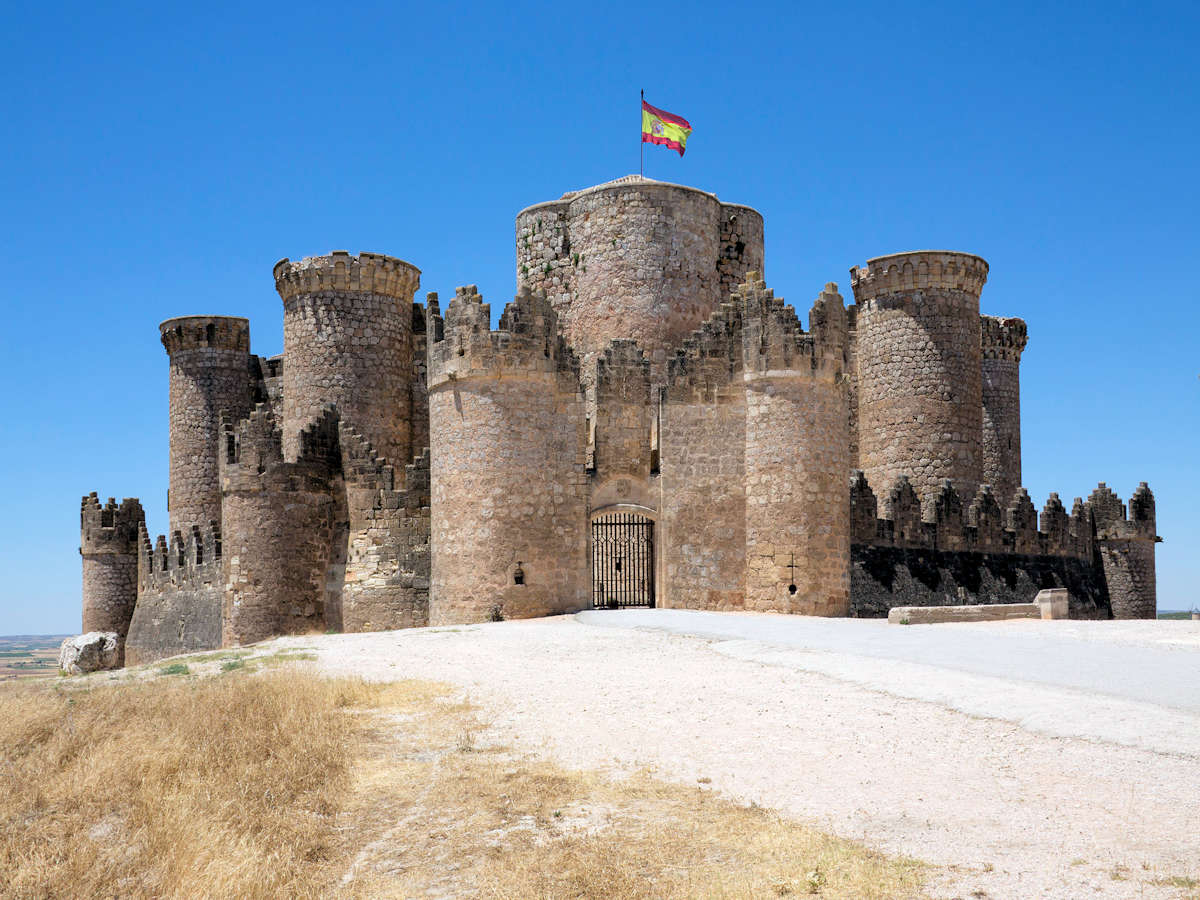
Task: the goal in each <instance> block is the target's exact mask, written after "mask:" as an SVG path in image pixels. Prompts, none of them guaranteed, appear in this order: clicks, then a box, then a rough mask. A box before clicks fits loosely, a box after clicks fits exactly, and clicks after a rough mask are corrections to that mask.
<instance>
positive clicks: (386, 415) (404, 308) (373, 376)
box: [274, 250, 421, 467]
mask: <svg viewBox="0 0 1200 900" xmlns="http://www.w3.org/2000/svg"><path fill="white" fill-rule="evenodd" d="M274 274H275V289H276V290H277V291H278V292H279V296H280V297H281V298H283V354H284V366H283V454H284V457H285V458H286V459H289V460H295V459H296V456H297V454H298V453H299V451H300V444H299V435H300V432H301V430H302V429H303V428H304V427H305V426H306V425H307V424H309V423H310V422H312V421H313V420H314V419H316V418H317V417H318V416H320V415H321V413H322V410H323V407H324V406H325V405H326V404H329V403H332V404H335V405H336V406H337V408H338V413H339V415H340V416H341V418H342V421H344V422H346V423H347V424H349V425H351V426H353V427H354V428H355V429H357V430H358V431H359V432H360V433H361V434H362V435H363V436H364V437H366V438H367V439H368V440H369V441H370V442H371V444H372V446H373V447H374V448H375V450H376V451H377V452H378V453H380V454H382V455H383V456H385V457H386V458H387V459H388V460H389V461H390V462H392V463H393V464H395V465H397V466H401V467H402V466H404V465H405V464H406V463H408V462H410V461H411V458H412V422H411V417H412V390H411V388H412V381H413V377H414V374H413V325H412V323H413V308H412V300H413V294H414V293H415V292H416V289H417V285H418V283H419V282H420V278H421V272H420V270H419V269H417V268H416V267H415V266H413V265H410V264H409V263H406V262H404V261H403V260H399V259H396V258H394V257H391V256H383V255H381V254H378V253H360V254H359V255H358V256H351V255H350V254H349V253H347V252H346V251H344V250H335V251H334V252H333V253H331V254H329V255H328V256H311V257H307V258H305V259H302V260H300V261H299V262H291V261H290V260H288V259H282V260H280V261H279V262H278V263H276V264H275V270H274Z"/></svg>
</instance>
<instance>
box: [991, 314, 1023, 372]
mask: <svg viewBox="0 0 1200 900" xmlns="http://www.w3.org/2000/svg"><path fill="white" fill-rule="evenodd" d="M979 324H980V335H979V336H980V345H981V346H982V348H983V358H984V359H985V360H988V359H1006V360H1010V361H1012V362H1020V361H1021V353H1022V352H1023V351H1024V350H1025V345H1026V344H1028V343H1029V330H1028V327H1027V326H1026V325H1025V320H1024V319H1018V318H1015V317H1013V316H1006V317H1003V318H1001V317H999V316H980V317H979Z"/></svg>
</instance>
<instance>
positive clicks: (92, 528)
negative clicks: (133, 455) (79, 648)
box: [79, 492, 146, 645]
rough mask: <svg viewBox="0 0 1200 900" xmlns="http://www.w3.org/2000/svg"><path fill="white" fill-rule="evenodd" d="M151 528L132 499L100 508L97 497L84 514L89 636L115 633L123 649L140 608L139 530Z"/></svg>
mask: <svg viewBox="0 0 1200 900" xmlns="http://www.w3.org/2000/svg"><path fill="white" fill-rule="evenodd" d="M145 522H146V514H145V513H144V512H143V511H142V505H141V503H139V502H138V501H137V499H136V498H134V497H126V498H125V499H124V500H122V501H121V504H120V506H118V505H117V501H116V500H115V499H114V498H111V497H110V498H109V500H108V503H106V504H105V505H104V506H101V505H100V498H99V497H97V496H96V494H95V493H94V492H93V493H91V494H88V495H87V496H86V497H84V498H83V503H82V504H81V507H80V512H79V553H80V555H81V556H82V557H83V630H84V631H85V632H88V631H115V632H116V633H117V634H118V635H120V637H121V642H122V645H123V644H124V641H125V636H126V635H127V634H128V633H129V620H130V619H131V618H132V617H133V608H134V605H135V604H136V602H137V582H138V529H139V527H141V526H143V525H144V524H145Z"/></svg>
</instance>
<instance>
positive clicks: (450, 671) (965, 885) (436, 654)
mask: <svg viewBox="0 0 1200 900" xmlns="http://www.w3.org/2000/svg"><path fill="white" fill-rule="evenodd" d="M1014 633H1015V632H1014ZM273 644H275V645H280V646H307V647H313V646H315V647H316V648H317V653H318V664H319V665H320V666H321V667H322V668H323V669H325V670H327V671H330V672H335V673H356V674H361V675H364V676H367V677H370V678H380V679H393V678H410V677H417V678H430V679H437V680H443V681H448V682H451V683H454V684H458V685H461V686H462V687H463V688H464V689H465V690H466V691H467V692H468V694H469V695H470V697H471V699H472V700H473V701H475V702H476V703H478V704H479V705H480V706H481V707H482V708H483V710H484V715H485V717H490V718H491V720H492V722H493V723H494V724H493V733H492V735H491V737H493V738H494V739H496V740H500V741H505V742H509V743H511V744H512V745H513V746H514V747H517V748H526V749H529V750H532V751H535V752H545V753H546V754H548V755H550V756H552V757H554V758H556V759H557V760H559V761H561V762H563V763H565V764H567V765H570V766H576V767H581V768H601V769H617V770H631V769H636V768H640V767H648V768H650V769H652V770H653V771H654V772H655V773H656V774H658V775H659V776H660V777H664V778H668V779H676V780H680V781H685V782H688V783H695V781H696V780H697V779H700V778H709V779H712V783H713V786H714V787H715V788H718V789H720V790H722V791H723V792H725V793H726V794H728V795H730V796H733V797H736V798H739V799H742V800H745V801H754V802H756V803H759V804H761V805H766V806H771V807H775V808H778V809H781V810H783V811H785V812H787V813H788V814H791V815H794V816H797V817H800V818H802V819H804V820H806V821H809V822H812V823H814V824H817V825H819V826H821V827H824V828H826V829H828V830H830V831H833V832H836V833H838V834H841V835H844V836H848V837H855V838H859V839H862V840H864V841H865V842H866V843H867V844H869V845H871V846H874V847H878V848H880V849H884V850H886V851H889V852H893V853H903V854H908V855H912V856H915V857H918V858H921V859H925V860H928V861H930V862H933V863H936V864H939V865H942V866H946V867H948V868H947V870H946V872H945V874H944V876H943V877H942V878H941V879H939V882H938V883H937V884H936V885H935V889H934V893H935V895H937V896H944V897H971V896H974V897H995V898H1000V897H1004V898H1007V897H1064V898H1068V897H1069V898H1074V897H1081V896H1087V897H1113V898H1126V897H1178V896H1189V893H1188V888H1186V887H1184V885H1186V884H1187V881H1186V879H1187V878H1188V877H1190V878H1193V879H1195V878H1200V829H1198V828H1197V825H1198V823H1200V790H1198V789H1197V776H1196V773H1197V771H1200V769H1198V767H1200V759H1198V758H1196V757H1195V756H1191V755H1189V754H1188V753H1186V752H1172V753H1164V752H1159V751H1155V750H1148V749H1144V748H1139V747H1131V746H1124V745H1120V744H1117V743H1110V742H1107V741H1104V740H1099V739H1096V738H1094V737H1093V738H1091V739H1084V738H1078V737H1053V736H1050V735H1048V734H1043V733H1038V732H1036V731H1032V730H1028V729H1026V728H1023V727H1021V726H1020V725H1018V724H1014V723H1013V722H1009V721H1005V720H1003V719H996V718H986V717H981V716H980V715H972V714H969V713H967V712H963V711H961V710H960V709H956V708H953V706H952V705H949V704H945V703H941V702H937V701H936V700H929V699H912V698H911V696H896V695H895V694H893V693H889V692H888V690H887V685H886V679H885V678H883V677H882V676H885V675H886V674H887V670H886V669H883V670H880V673H877V675H876V676H875V677H874V679H873V681H872V683H871V685H870V686H867V685H865V684H864V683H862V682H863V680H864V679H863V678H862V677H860V676H861V673H862V671H863V670H864V669H867V668H870V666H871V665H872V663H871V661H870V660H864V659H863V658H861V657H855V658H851V657H843V656H842V655H840V654H838V653H837V652H835V651H832V650H811V649H803V648H797V647H795V646H792V647H788V648H786V649H787V651H788V652H787V653H781V652H779V650H780V648H778V647H776V648H771V647H769V646H764V647H760V648H759V650H758V651H757V652H755V653H747V652H745V651H744V649H743V650H740V651H738V652H734V653H731V652H730V651H731V649H732V650H738V648H737V646H736V645H733V646H731V644H732V642H729V641H721V640H719V639H713V638H698V637H692V636H687V635H682V634H670V633H665V632H661V631H653V630H645V629H636V630H632V629H624V628H610V627H599V626H596V625H594V624H592V625H589V624H585V622H583V621H580V620H577V619H573V618H557V619H548V620H534V621H527V622H503V623H497V624H492V625H474V626H465V627H460V628H442V629H419V630H414V631H407V632H386V633H380V634H359V635H329V636H321V637H316V638H312V637H310V638H289V639H281V640H279V641H276V642H273ZM772 651H774V655H772ZM756 657H758V658H756ZM806 658H807V659H808V660H809V662H811V663H815V664H817V665H819V666H824V667H826V668H827V670H828V671H832V672H835V673H836V672H837V671H839V669H840V670H843V671H846V672H849V671H851V670H852V669H853V671H854V672H855V675H854V677H853V678H851V677H849V676H846V677H839V676H837V675H836V674H834V675H830V674H823V673H821V672H819V671H807V670H806V668H809V667H811V666H806V663H805V659H806ZM1197 658H1198V659H1200V654H1197ZM763 660H766V661H763ZM851 663H853V665H851ZM931 671H934V670H931ZM948 674H949V673H948ZM926 677H927V678H928V677H929V676H928V674H927V675H926ZM972 677H974V678H979V677H982V676H972ZM1113 677H1119V673H1113ZM912 678H913V676H912V673H911V672H909V673H908V681H909V682H911V681H912ZM868 680H869V681H871V679H868ZM991 681H999V679H992V680H991ZM989 684H990V690H992V691H993V692H995V691H996V690H997V686H996V684H992V683H991V682H989ZM962 685H963V688H962V689H963V690H971V689H972V687H971V682H966V681H964V682H962ZM910 687H911V684H910ZM1016 688H1019V689H1020V690H1023V691H1026V692H1028V691H1031V690H1046V691H1058V692H1059V696H1058V697H1056V698H1055V699H1056V702H1062V703H1070V695H1069V694H1063V693H1062V691H1061V688H1057V687H1053V686H1042V687H1040V688H1039V687H1038V686H1037V685H1030V684H1029V683H1024V682H1021V683H1018V682H1014V689H1016ZM902 693H904V692H902ZM907 693H909V694H910V695H911V691H908V692H907ZM1078 697H1079V700H1080V702H1081V703H1084V702H1087V701H1089V699H1090V698H1088V697H1087V696H1085V695H1083V694H1082V693H1080V694H1078ZM1147 706H1148V705H1147ZM1146 712H1147V714H1148V715H1150V714H1153V713H1154V712H1155V710H1152V709H1147V710H1146ZM1170 714H1171V715H1173V716H1183V717H1184V719H1177V720H1175V721H1176V722H1177V723H1178V722H1184V724H1185V725H1186V724H1188V723H1190V724H1191V727H1192V728H1193V729H1200V717H1194V716H1189V715H1188V714H1187V713H1181V712H1179V711H1178V710H1171V711H1170ZM1180 746H1183V747H1184V748H1185V749H1186V747H1187V746H1189V742H1188V741H1183V742H1182V743H1181V744H1180ZM1172 879H1174V880H1175V883H1174V884H1173V885H1172V884H1170V883H1168V882H1170V881H1171V880H1172ZM1191 890H1192V891H1193V892H1194V891H1195V888H1194V887H1193V888H1191ZM979 892H982V893H979Z"/></svg>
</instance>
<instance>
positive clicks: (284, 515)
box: [221, 490, 333, 647]
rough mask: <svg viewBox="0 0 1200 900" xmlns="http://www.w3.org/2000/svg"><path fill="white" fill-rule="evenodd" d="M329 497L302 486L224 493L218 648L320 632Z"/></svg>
mask: <svg viewBox="0 0 1200 900" xmlns="http://www.w3.org/2000/svg"><path fill="white" fill-rule="evenodd" d="M332 502H333V501H332V500H331V499H330V497H329V495H328V494H317V493H310V492H308V491H272V490H261V491H237V492H230V493H227V494H226V495H225V504H224V517H223V518H222V521H221V540H222V544H223V547H222V554H221V559H222V566H223V568H224V573H223V574H224V581H225V610H224V615H223V617H222V618H223V622H222V643H223V644H224V646H227V647H229V646H236V645H238V644H251V643H254V642H255V641H261V640H264V639H266V638H269V637H273V636H275V635H280V634H294V633H297V632H304V631H309V630H314V629H318V630H324V628H325V627H326V626H325V600H326V594H325V580H326V575H327V573H328V567H329V554H330V541H331V535H330V528H331V524H330V518H331V517H330V512H331V506H332Z"/></svg>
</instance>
